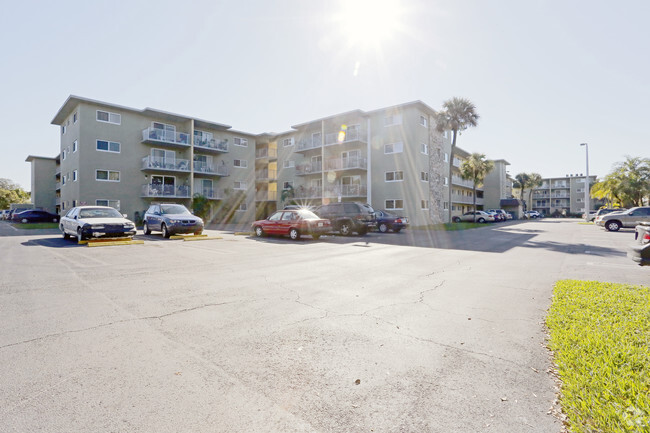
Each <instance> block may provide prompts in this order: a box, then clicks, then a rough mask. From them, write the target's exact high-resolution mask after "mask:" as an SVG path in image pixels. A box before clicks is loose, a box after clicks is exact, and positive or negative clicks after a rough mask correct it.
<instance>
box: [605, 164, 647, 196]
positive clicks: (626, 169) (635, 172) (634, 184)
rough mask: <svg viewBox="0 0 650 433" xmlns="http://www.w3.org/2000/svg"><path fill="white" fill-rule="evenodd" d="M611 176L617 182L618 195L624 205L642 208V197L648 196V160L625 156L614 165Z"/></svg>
mask: <svg viewBox="0 0 650 433" xmlns="http://www.w3.org/2000/svg"><path fill="white" fill-rule="evenodd" d="M611 175H612V176H613V177H614V178H615V179H617V180H618V181H619V194H620V196H622V198H623V200H624V201H625V202H626V203H629V204H632V205H633V206H643V199H644V197H646V196H650V158H639V157H631V156H626V157H625V161H623V162H619V163H617V164H615V165H614V172H613V173H611Z"/></svg>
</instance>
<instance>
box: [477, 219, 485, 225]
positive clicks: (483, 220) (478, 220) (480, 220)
mask: <svg viewBox="0 0 650 433" xmlns="http://www.w3.org/2000/svg"><path fill="white" fill-rule="evenodd" d="M476 222H477V223H479V224H483V223H484V222H485V218H479V219H477V220H476Z"/></svg>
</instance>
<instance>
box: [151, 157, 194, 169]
mask: <svg viewBox="0 0 650 433" xmlns="http://www.w3.org/2000/svg"><path fill="white" fill-rule="evenodd" d="M141 170H144V171H181V172H185V173H189V171H190V161H189V159H167V158H161V157H157V156H145V157H144V158H142V169H141Z"/></svg>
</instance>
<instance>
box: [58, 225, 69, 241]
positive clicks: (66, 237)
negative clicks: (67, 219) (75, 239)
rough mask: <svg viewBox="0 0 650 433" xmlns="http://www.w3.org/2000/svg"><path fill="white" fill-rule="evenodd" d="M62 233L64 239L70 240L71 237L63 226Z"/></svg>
mask: <svg viewBox="0 0 650 433" xmlns="http://www.w3.org/2000/svg"><path fill="white" fill-rule="evenodd" d="M60 229H61V233H63V239H70V235H69V234H68V233H66V231H65V230H64V229H63V226H61V227H60Z"/></svg>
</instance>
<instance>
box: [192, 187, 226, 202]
mask: <svg viewBox="0 0 650 433" xmlns="http://www.w3.org/2000/svg"><path fill="white" fill-rule="evenodd" d="M194 194H201V195H202V196H203V197H205V198H208V199H210V200H221V199H223V197H224V194H223V191H222V190H220V189H212V188H199V189H197V190H195V191H194Z"/></svg>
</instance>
